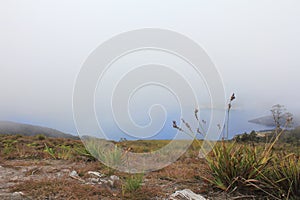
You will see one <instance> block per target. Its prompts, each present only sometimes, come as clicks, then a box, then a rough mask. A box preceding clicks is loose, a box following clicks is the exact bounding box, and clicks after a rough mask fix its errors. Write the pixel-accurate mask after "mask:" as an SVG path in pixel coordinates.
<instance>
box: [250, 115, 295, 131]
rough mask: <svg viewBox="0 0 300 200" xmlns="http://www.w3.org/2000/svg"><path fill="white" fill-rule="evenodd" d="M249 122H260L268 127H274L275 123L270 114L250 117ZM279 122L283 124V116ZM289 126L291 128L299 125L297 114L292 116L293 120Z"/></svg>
mask: <svg viewBox="0 0 300 200" xmlns="http://www.w3.org/2000/svg"><path fill="white" fill-rule="evenodd" d="M249 122H251V123H254V124H261V125H264V126H268V127H275V123H274V119H273V116H272V115H269V116H264V117H259V118H256V119H252V120H249ZM281 124H285V119H284V118H282V120H281ZM291 126H292V127H293V128H296V127H298V126H300V120H299V117H298V116H297V117H295V116H294V117H293V122H292V124H291Z"/></svg>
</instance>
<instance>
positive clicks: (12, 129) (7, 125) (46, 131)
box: [0, 121, 79, 139]
mask: <svg viewBox="0 0 300 200" xmlns="http://www.w3.org/2000/svg"><path fill="white" fill-rule="evenodd" d="M0 134H7V135H17V134H20V135H24V136H35V135H39V134H42V135H45V136H46V137H52V138H70V139H79V138H78V137H76V136H73V135H70V134H67V133H63V132H61V131H58V130H55V129H52V128H47V127H42V126H35V125H30V124H22V123H16V122H10V121H0Z"/></svg>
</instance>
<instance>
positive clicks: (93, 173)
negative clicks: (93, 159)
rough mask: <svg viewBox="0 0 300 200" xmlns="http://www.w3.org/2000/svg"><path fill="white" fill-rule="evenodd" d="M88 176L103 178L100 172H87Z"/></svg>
mask: <svg viewBox="0 0 300 200" xmlns="http://www.w3.org/2000/svg"><path fill="white" fill-rule="evenodd" d="M88 174H90V175H94V176H97V177H103V176H104V175H103V174H101V173H100V172H93V171H88Z"/></svg>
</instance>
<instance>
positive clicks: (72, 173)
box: [70, 170, 78, 176]
mask: <svg viewBox="0 0 300 200" xmlns="http://www.w3.org/2000/svg"><path fill="white" fill-rule="evenodd" d="M70 176H78V174H77V172H76V171H75V170H73V171H71V172H70Z"/></svg>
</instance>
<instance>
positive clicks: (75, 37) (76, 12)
mask: <svg viewBox="0 0 300 200" xmlns="http://www.w3.org/2000/svg"><path fill="white" fill-rule="evenodd" d="M299 13H300V2H299V1H298V0H286V1H283V0H281V1H276V0H273V1H271V0H268V1H266V0H252V1H246V0H235V1H233V0H228V1H221V0H220V1H214V0H212V1H211V0H207V1H199V0H194V1H174V0H166V1H158V0H151V1H148V2H145V1H138V0H128V1H85V0H81V1H74V0H63V1H38V0H35V1H33V0H28V1H21V0H19V1H16V0H7V1H5V0H4V1H1V2H0V27H1V29H0V91H1V93H0V120H10V121H17V122H26V123H31V124H38V125H45V126H48V127H51V128H56V129H59V130H61V131H65V132H72V133H74V132H75V126H74V122H73V118H72V91H73V85H74V82H75V79H76V76H77V74H78V73H79V71H80V68H81V65H82V64H83V62H84V61H85V59H86V58H87V57H88V55H89V54H90V53H91V52H92V51H93V50H94V49H95V48H96V47H97V46H98V45H100V44H101V43H102V42H104V41H105V40H107V39H109V38H110V37H112V36H114V35H116V34H119V33H122V32H125V31H130V30H134V29H139V28H145V27H153V28H163V29H170V30H173V31H176V32H179V33H182V34H184V35H186V36H188V37H190V38H191V39H193V40H194V41H196V42H197V43H198V44H200V45H201V46H202V47H203V48H204V49H205V50H206V52H207V54H208V55H209V56H210V58H211V59H212V61H213V62H214V64H215V65H216V67H217V68H218V70H219V72H220V74H221V76H222V78H223V82H224V86H225V89H226V94H227V95H228V96H230V95H231V93H232V92H235V93H236V94H237V101H236V102H235V107H234V109H238V110H252V111H256V113H257V114H260V115H264V114H266V113H268V111H269V109H270V107H271V106H272V105H274V104H277V103H280V104H284V105H285V106H286V107H287V108H288V109H289V111H290V112H292V113H300V106H299V99H300V93H299V85H300V84H299V83H300V78H299V77H300V37H299V36H300V26H299V24H300V14H299Z"/></svg>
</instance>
